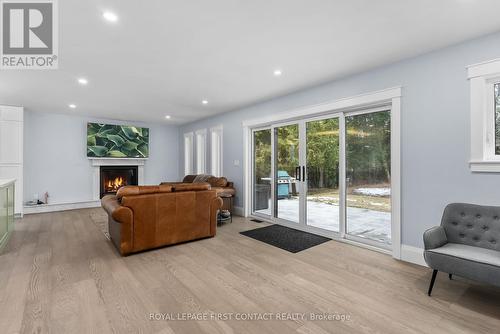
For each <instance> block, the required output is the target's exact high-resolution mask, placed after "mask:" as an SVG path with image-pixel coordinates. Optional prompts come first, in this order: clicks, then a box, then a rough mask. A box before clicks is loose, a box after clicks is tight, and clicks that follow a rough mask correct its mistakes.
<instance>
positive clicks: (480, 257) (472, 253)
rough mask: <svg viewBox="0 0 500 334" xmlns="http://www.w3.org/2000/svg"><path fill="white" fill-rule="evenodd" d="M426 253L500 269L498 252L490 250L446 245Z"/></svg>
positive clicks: (461, 245)
mask: <svg viewBox="0 0 500 334" xmlns="http://www.w3.org/2000/svg"><path fill="white" fill-rule="evenodd" d="M427 252H429V253H435V254H442V255H448V256H452V257H457V258H460V259H464V260H468V261H474V262H479V263H484V264H490V265H493V266H498V267H500V252H499V251H495V250H492V249H487V248H481V247H475V246H469V245H463V244H455V243H447V244H446V245H444V246H442V247H439V248H434V249H430V250H427Z"/></svg>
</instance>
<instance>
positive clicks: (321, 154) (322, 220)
mask: <svg viewBox="0 0 500 334" xmlns="http://www.w3.org/2000/svg"><path fill="white" fill-rule="evenodd" d="M339 139H340V137H339V118H338V117H334V118H326V119H320V120H314V121H309V122H306V145H307V149H306V170H307V173H306V177H305V182H306V184H307V194H306V203H307V207H306V212H307V213H306V224H307V226H312V227H316V228H320V229H324V230H328V231H335V232H339V216H340V207H339V203H340V189H339V178H340V175H339V158H340V151H339V148H340V146H339Z"/></svg>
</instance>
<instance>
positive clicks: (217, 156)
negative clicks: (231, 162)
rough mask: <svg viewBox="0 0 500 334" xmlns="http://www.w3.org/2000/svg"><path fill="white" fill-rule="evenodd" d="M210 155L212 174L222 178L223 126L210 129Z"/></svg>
mask: <svg viewBox="0 0 500 334" xmlns="http://www.w3.org/2000/svg"><path fill="white" fill-rule="evenodd" d="M210 153H211V154H210V166H211V171H210V172H211V173H212V175H214V176H222V125H219V126H217V127H213V128H211V129H210Z"/></svg>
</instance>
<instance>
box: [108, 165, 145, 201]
mask: <svg viewBox="0 0 500 334" xmlns="http://www.w3.org/2000/svg"><path fill="white" fill-rule="evenodd" d="M137 174H138V171H137V166H100V168H99V175H100V196H99V197H100V198H103V197H104V196H105V195H111V194H116V192H117V191H118V189H120V188H121V187H123V186H131V185H132V186H136V185H137V184H138V183H137V182H138V177H137V176H138V175H137Z"/></svg>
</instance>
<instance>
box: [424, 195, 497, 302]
mask: <svg viewBox="0 0 500 334" xmlns="http://www.w3.org/2000/svg"><path fill="white" fill-rule="evenodd" d="M424 245H425V251H424V258H425V262H426V263H427V264H428V265H429V267H431V268H432V269H433V272H432V278H431V282H430V285H429V291H428V295H429V296H430V295H431V292H432V287H433V286H434V281H435V280H436V275H437V273H438V271H442V272H445V273H448V274H449V278H450V279H452V275H458V276H461V277H465V278H468V279H472V280H476V281H480V282H484V283H489V284H492V285H496V286H500V207H496V206H481V205H474V204H463V203H453V204H449V205H448V206H447V207H446V208H445V209H444V213H443V218H442V220H441V226H436V227H432V228H430V229H428V230H427V231H425V232H424Z"/></svg>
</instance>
